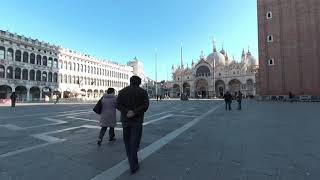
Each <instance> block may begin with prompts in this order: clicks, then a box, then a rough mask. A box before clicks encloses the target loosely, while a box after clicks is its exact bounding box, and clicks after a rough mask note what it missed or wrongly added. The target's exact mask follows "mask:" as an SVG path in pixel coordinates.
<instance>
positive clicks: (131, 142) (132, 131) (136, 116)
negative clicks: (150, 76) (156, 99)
mask: <svg viewBox="0 0 320 180" xmlns="http://www.w3.org/2000/svg"><path fill="white" fill-rule="evenodd" d="M140 84H141V79H140V77H138V76H132V77H131V78H130V86H128V87H126V88H124V89H122V90H121V91H119V95H118V98H117V109H119V110H120V112H121V122H122V127H123V140H124V144H125V147H126V152H127V157H128V160H129V164H130V169H131V173H132V174H134V173H136V172H137V171H138V169H139V163H138V154H137V153H138V149H139V147H140V141H141V136H142V124H143V118H144V113H145V112H146V111H147V110H148V108H149V98H148V94H147V92H146V91H145V90H144V89H142V88H140V87H139V85H140Z"/></svg>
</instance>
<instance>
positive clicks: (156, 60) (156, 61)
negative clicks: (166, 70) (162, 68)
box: [155, 48, 158, 96]
mask: <svg viewBox="0 0 320 180" xmlns="http://www.w3.org/2000/svg"><path fill="white" fill-rule="evenodd" d="M157 58H158V57H157V48H155V73H156V96H157V95H158V72H157V69H158V68H157V66H158V65H157V63H158V59H157Z"/></svg>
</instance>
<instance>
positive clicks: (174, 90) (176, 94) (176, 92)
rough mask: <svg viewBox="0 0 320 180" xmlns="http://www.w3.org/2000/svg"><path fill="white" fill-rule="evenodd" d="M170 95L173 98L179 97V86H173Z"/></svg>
mask: <svg viewBox="0 0 320 180" xmlns="http://www.w3.org/2000/svg"><path fill="white" fill-rule="evenodd" d="M172 94H173V97H179V96H180V86H179V84H174V85H173V88H172Z"/></svg>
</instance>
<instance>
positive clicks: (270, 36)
mask: <svg viewBox="0 0 320 180" xmlns="http://www.w3.org/2000/svg"><path fill="white" fill-rule="evenodd" d="M267 42H268V43H271V42H273V35H268V36H267Z"/></svg>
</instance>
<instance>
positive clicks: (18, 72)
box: [14, 67, 21, 79]
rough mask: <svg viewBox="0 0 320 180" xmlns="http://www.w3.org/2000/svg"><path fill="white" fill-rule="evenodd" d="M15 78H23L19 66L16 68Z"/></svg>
mask: <svg viewBox="0 0 320 180" xmlns="http://www.w3.org/2000/svg"><path fill="white" fill-rule="evenodd" d="M14 79H21V69H20V68H18V67H17V68H16V69H15V70H14Z"/></svg>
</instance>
